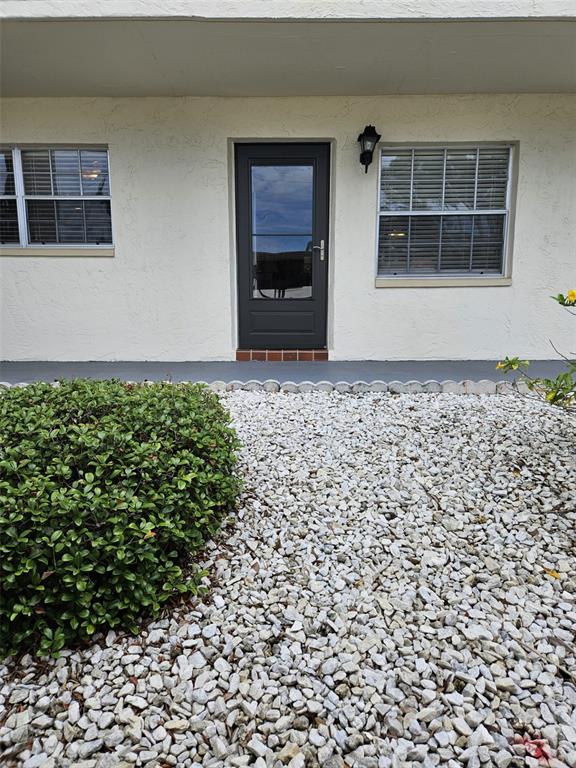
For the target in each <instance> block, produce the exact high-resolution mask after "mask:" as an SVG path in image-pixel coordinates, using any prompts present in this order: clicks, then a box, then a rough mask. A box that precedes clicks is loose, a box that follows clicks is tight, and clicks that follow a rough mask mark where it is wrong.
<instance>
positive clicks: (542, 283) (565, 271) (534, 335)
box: [0, 95, 576, 361]
mask: <svg viewBox="0 0 576 768" xmlns="http://www.w3.org/2000/svg"><path fill="white" fill-rule="evenodd" d="M1 108H2V112H1V118H2V130H1V140H2V141H3V142H8V143H34V142H36V143H46V144H50V143H71V144H76V143H78V144H82V143H98V144H108V146H109V150H110V170H111V180H112V215H113V229H114V238H115V245H116V253H115V256H114V258H87V257H85V258H75V257H0V280H1V286H0V300H1V315H0V320H1V328H0V358H3V359H7V360H166V361H176V360H226V359H232V358H233V356H234V351H235V349H236V346H237V344H236V320H235V315H236V304H235V301H236V299H235V263H234V259H235V257H234V253H233V241H234V234H233V221H232V217H231V199H232V191H231V190H232V176H231V164H230V140H231V139H235V138H242V139H260V138H262V139H276V140H280V141H282V140H297V139H302V140H306V139H318V140H320V139H322V140H331V141H333V142H334V145H333V152H334V158H333V166H334V167H333V179H332V232H333V236H332V243H331V251H330V288H329V318H328V327H329V349H330V357H331V359H382V360H386V359H388V360H406V359H422V360H424V359H499V358H501V357H502V356H504V355H506V354H520V355H522V356H523V357H530V358H534V359H545V358H550V357H553V356H554V352H553V350H552V349H551V347H550V344H549V341H548V340H549V339H553V340H554V342H555V343H556V344H557V345H558V346H559V347H560V348H562V349H564V350H567V351H574V350H575V349H576V333H575V331H574V323H570V322H569V320H571V318H569V317H568V316H567V315H566V313H565V312H563V311H562V310H561V309H560V308H558V307H557V306H556V305H554V304H553V302H551V300H550V299H549V296H550V295H551V294H553V293H557V292H558V291H561V290H562V291H565V290H566V289H568V288H574V287H576V130H575V127H576V96H567V95H544V96H526V95H523V96H514V95H508V96H403V97H394V96H385V97H373V98H344V97H330V98H302V99H297V98H286V99H280V98H277V99H269V98H265V99H264V98H263V99H232V98H220V99H216V98H188V97H184V98H147V99H146V98H144V99H141V98H125V99H102V98H98V99H11V100H5V101H4V102H3V103H2V104H1ZM366 123H373V124H375V125H376V126H377V128H378V129H379V131H380V132H381V133H382V135H383V142H386V141H391V142H392V141H393V142H398V141H401V142H407V143H410V142H422V141H424V142H426V141H430V142H452V141H460V142H461V141H465V142H467V141H469V142H476V141H518V142H519V148H520V150H519V177H518V190H517V209H516V221H515V235H514V253H513V269H512V278H513V280H512V285H511V286H510V287H472V288H378V289H377V288H375V285H374V277H375V249H376V242H375V240H376V210H377V209H376V200H377V169H376V165H377V164H375V165H373V166H372V168H371V169H370V173H369V174H368V175H367V176H365V175H364V173H363V169H362V168H361V166H360V164H359V162H358V145H357V142H356V138H357V135H358V132H359V130H361V129H362V127H363V126H364V125H365V124H366Z"/></svg>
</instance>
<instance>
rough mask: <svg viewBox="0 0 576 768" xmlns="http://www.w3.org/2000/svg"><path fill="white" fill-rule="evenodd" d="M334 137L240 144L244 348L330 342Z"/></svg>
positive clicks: (304, 346) (238, 186)
mask: <svg viewBox="0 0 576 768" xmlns="http://www.w3.org/2000/svg"><path fill="white" fill-rule="evenodd" d="M329 151H330V148H329V145H327V144H237V145H236V212H237V236H238V278H239V280H238V291H239V301H238V306H239V329H240V338H239V345H240V347H243V348H247V349H258V348H260V349H266V348H268V349H272V348H278V349H315V348H321V347H324V346H325V345H326V283H327V281H326V277H327V253H328V179H329V176H328V173H329Z"/></svg>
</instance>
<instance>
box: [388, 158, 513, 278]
mask: <svg viewBox="0 0 576 768" xmlns="http://www.w3.org/2000/svg"><path fill="white" fill-rule="evenodd" d="M509 165H510V147H507V146H496V147H446V148H428V149H427V148H415V149H400V150H389V151H386V150H384V151H383V152H382V155H381V176H380V216H379V231H378V273H379V274H393V275H394V274H398V275H401V274H421V275H423V274H439V273H452V274H457V273H480V274H484V273H489V274H500V273H501V272H502V269H503V260H504V244H505V235H506V223H507V214H508V211H507V198H508V185H509Z"/></svg>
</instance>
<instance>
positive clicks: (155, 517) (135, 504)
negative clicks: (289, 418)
mask: <svg viewBox="0 0 576 768" xmlns="http://www.w3.org/2000/svg"><path fill="white" fill-rule="evenodd" d="M237 447H238V446H237V440H236V437H235V433H234V431H233V429H232V428H231V426H230V423H229V417H228V414H227V413H226V411H225V410H224V408H223V407H222V405H221V404H220V401H219V400H218V398H217V397H216V396H215V395H214V394H212V393H211V392H210V391H209V390H208V389H207V388H206V387H204V386H202V385H195V384H152V385H133V384H124V383H122V382H118V381H83V380H79V381H73V382H62V383H60V385H59V386H56V387H53V386H51V385H49V384H44V383H40V384H32V385H30V386H27V387H18V388H12V389H7V390H5V391H4V392H3V393H2V394H0V579H1V584H0V586H1V590H2V594H1V596H0V633H1V634H0V652H1V653H2V654H8V653H16V652H18V651H21V650H32V649H34V650H36V651H37V652H38V653H40V654H42V655H44V654H47V653H54V652H57V651H58V650H59V649H60V648H62V647H63V646H64V645H65V644H69V643H74V642H76V641H83V640H86V639H88V638H89V637H90V635H92V634H93V633H94V632H96V631H98V630H106V629H108V628H113V627H117V628H121V629H127V630H130V631H136V629H137V620H138V618H139V617H140V616H141V615H142V614H147V615H154V614H156V613H158V611H159V609H160V607H161V605H162V604H163V603H165V602H166V601H167V600H169V599H170V598H171V597H173V596H174V595H175V594H179V593H188V592H194V591H195V590H197V586H198V582H199V572H198V569H196V570H194V568H193V567H191V561H190V555H191V554H194V553H197V552H198V551H199V550H200V549H201V548H202V546H203V545H204V543H205V541H206V539H207V538H208V537H210V536H211V535H213V534H214V533H215V532H216V531H217V529H218V526H219V523H220V522H221V520H222V518H223V516H224V515H226V513H227V512H229V511H230V510H231V509H232V508H233V506H234V503H235V500H236V496H237V493H238V485H239V483H238V479H237V477H236V475H235V474H234V468H235V461H236V449H237Z"/></svg>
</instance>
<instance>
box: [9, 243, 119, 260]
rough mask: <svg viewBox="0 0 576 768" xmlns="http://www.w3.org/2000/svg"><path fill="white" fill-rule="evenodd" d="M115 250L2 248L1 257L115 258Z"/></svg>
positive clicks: (70, 247) (77, 247)
mask: <svg viewBox="0 0 576 768" xmlns="http://www.w3.org/2000/svg"><path fill="white" fill-rule="evenodd" d="M114 251H115V249H114V248H113V247H110V248H91V247H90V246H86V247H82V246H77V245H73V246H69V247H60V246H50V245H45V246H42V247H40V248H35V247H34V246H28V247H26V248H20V247H19V246H5V245H2V246H0V256H90V257H92V256H99V257H110V256H114Z"/></svg>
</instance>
